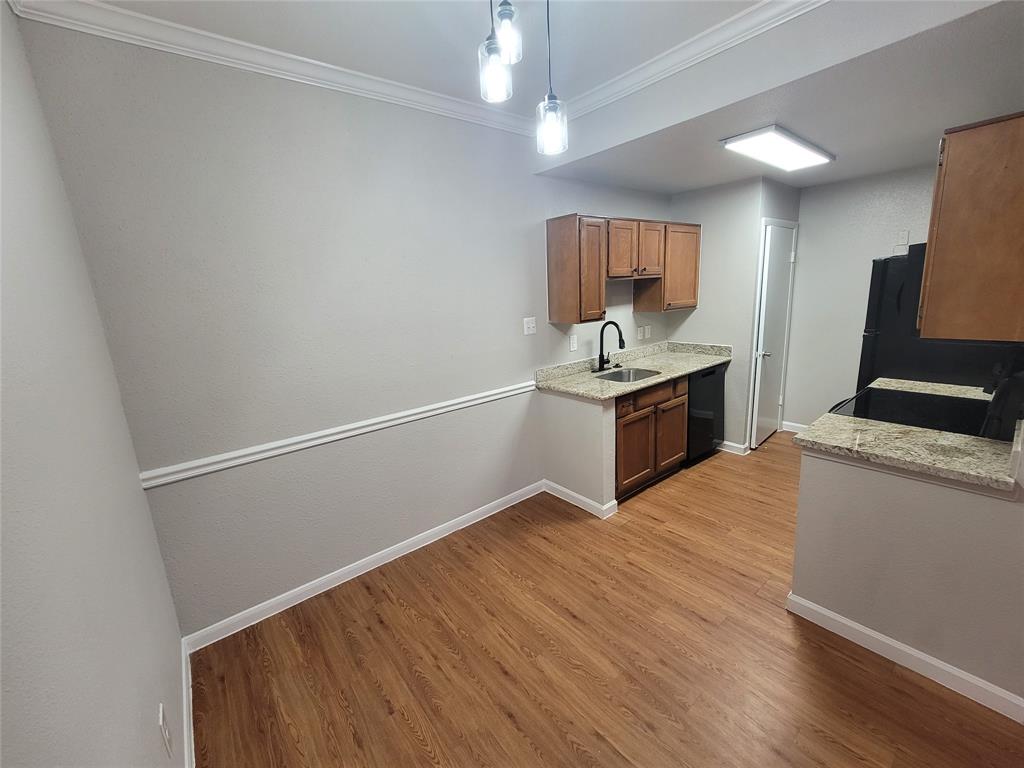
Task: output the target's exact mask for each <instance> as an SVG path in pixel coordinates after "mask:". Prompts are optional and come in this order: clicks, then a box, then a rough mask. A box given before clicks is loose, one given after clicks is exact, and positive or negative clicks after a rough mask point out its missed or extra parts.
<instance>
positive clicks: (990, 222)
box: [918, 114, 1024, 341]
mask: <svg viewBox="0 0 1024 768" xmlns="http://www.w3.org/2000/svg"><path fill="white" fill-rule="evenodd" d="M940 152H941V155H940V159H939V167H938V173H937V175H936V179H935V194H934V197H933V200H932V218H931V226H930V228H929V232H928V247H927V250H926V251H925V272H924V281H923V284H922V287H921V304H920V308H919V315H918V319H919V326H920V328H921V336H922V338H930V339H974V340H979V341H1024V298H1022V297H1024V114H1022V115H1018V116H1016V117H1011V118H1009V119H1000V120H998V121H995V122H989V123H986V124H982V125H977V126H975V127H967V128H964V129H960V130H958V129H953V130H951V131H948V132H947V133H946V136H944V137H943V146H942V149H941V150H940Z"/></svg>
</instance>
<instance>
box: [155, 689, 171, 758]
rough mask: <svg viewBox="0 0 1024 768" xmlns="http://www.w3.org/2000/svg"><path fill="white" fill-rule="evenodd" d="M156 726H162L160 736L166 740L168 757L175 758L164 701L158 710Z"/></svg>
mask: <svg viewBox="0 0 1024 768" xmlns="http://www.w3.org/2000/svg"><path fill="white" fill-rule="evenodd" d="M156 724H157V725H158V726H160V736H161V738H163V740H164V749H166V750H167V756H168V757H173V756H174V749H173V747H172V746H171V728H170V726H169V725H168V724H167V711H166V710H165V709H164V703H163V702H162V701H161V702H160V706H159V708H158V709H157V713H156Z"/></svg>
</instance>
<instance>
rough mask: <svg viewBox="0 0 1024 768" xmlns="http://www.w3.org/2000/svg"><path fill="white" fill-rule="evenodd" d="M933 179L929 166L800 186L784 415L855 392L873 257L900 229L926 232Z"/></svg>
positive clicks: (885, 251)
mask: <svg viewBox="0 0 1024 768" xmlns="http://www.w3.org/2000/svg"><path fill="white" fill-rule="evenodd" d="M934 182H935V169H934V168H931V167H928V168H917V169H912V170H907V171H897V172H895V173H888V174H884V175H881V176H870V177H867V178H863V179H855V180H853V181H843V182H838V183H836V184H825V185H822V186H820V187H810V188H808V189H805V190H803V191H802V194H801V196H800V242H799V243H798V246H797V269H796V281H795V283H794V286H793V320H792V329H791V331H790V352H789V366H788V369H787V378H786V397H785V400H786V405H785V412H784V418H785V419H786V421H792V422H796V423H797V424H810V423H811V422H812V421H814V420H815V419H816V418H818V417H819V416H821V415H822V414H823V413H825V412H826V411H828V409H829V408H831V407H832V406H833V405H835V404H836V403H837V402H839V401H840V400H842V399H843V398H844V397H849V396H850V395H852V394H853V392H854V388H855V387H856V384H857V369H858V367H859V365H860V347H861V340H862V336H863V332H864V316H865V313H866V312H867V306H868V283H869V281H870V278H871V261H872V259H877V258H880V257H883V256H891V255H892V252H893V246H894V245H895V244H896V240H897V236H898V234H899V232H900V230H904V229H906V230H909V231H910V242H912V243H922V242H924V241H925V240H926V239H927V237H928V217H929V215H930V214H931V200H932V187H933V184H934Z"/></svg>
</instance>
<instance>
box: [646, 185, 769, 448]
mask: <svg viewBox="0 0 1024 768" xmlns="http://www.w3.org/2000/svg"><path fill="white" fill-rule="evenodd" d="M761 192H762V182H761V179H750V180H748V181H740V182H736V183H734V184H724V185H722V186H719V187H712V188H710V189H702V190H697V191H695V192H687V193H684V194H682V195H676V196H675V197H674V198H672V216H673V218H675V219H678V220H680V221H692V222H696V223H698V224H700V225H701V254H700V301H699V303H698V306H697V308H696V309H692V310H691V309H684V310H679V311H675V312H667V313H666V317H667V319H668V323H669V326H668V334H669V338H671V339H674V340H675V341H692V342H710V343H714V344H731V345H732V362H731V363H730V364H729V368H728V370H727V372H726V375H725V439H726V440H728V441H729V442H732V443H738V444H741V445H742V444H743V443H745V442H747V439H746V434H747V433H746V421H747V411H748V410H749V400H748V399H749V397H750V394H749V387H750V348H751V343H752V340H753V330H754V292H755V283H756V282H757V255H758V243H759V238H760V229H759V227H760V221H761Z"/></svg>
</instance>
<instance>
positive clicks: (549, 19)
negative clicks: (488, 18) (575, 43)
mask: <svg viewBox="0 0 1024 768" xmlns="http://www.w3.org/2000/svg"><path fill="white" fill-rule="evenodd" d="M492 2H493V0H492ZM546 5H547V8H546V11H547V17H548V93H549V94H550V93H552V92H553V91H552V88H551V0H547V3H546Z"/></svg>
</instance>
